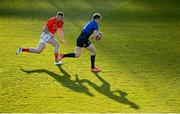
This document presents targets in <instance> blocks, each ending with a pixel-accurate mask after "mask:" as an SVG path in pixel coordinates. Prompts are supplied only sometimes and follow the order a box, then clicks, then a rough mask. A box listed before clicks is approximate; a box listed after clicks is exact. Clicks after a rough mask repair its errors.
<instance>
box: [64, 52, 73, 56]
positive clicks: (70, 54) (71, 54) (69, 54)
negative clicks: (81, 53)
mask: <svg viewBox="0 0 180 114" xmlns="http://www.w3.org/2000/svg"><path fill="white" fill-rule="evenodd" d="M64 57H75V53H68V54H64Z"/></svg>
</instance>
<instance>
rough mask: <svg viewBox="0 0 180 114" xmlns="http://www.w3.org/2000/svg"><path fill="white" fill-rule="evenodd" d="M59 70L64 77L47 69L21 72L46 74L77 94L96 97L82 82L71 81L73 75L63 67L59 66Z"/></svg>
mask: <svg viewBox="0 0 180 114" xmlns="http://www.w3.org/2000/svg"><path fill="white" fill-rule="evenodd" d="M58 68H59V70H60V71H61V72H62V74H63V75H59V74H56V73H54V72H51V71H49V70H46V69H37V70H24V69H21V71H23V72H25V73H27V74H31V73H46V74H48V75H49V76H51V77H53V78H54V79H55V80H57V81H58V82H59V83H61V84H62V85H63V86H64V87H67V88H69V89H71V90H73V91H75V92H80V93H85V94H86V95H88V96H94V95H93V94H92V93H91V92H90V91H89V89H88V88H87V87H86V86H84V85H83V84H82V82H81V81H78V80H77V79H76V80H71V75H70V74H68V73H67V72H66V71H65V70H64V69H63V68H62V67H61V66H58Z"/></svg>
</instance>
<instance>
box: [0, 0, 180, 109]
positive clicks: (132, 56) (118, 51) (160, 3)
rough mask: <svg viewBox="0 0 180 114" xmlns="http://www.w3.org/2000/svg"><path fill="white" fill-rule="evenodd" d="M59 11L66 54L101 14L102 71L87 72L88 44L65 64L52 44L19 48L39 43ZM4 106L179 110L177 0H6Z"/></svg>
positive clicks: (0, 41) (0, 78) (1, 48)
mask: <svg viewBox="0 0 180 114" xmlns="http://www.w3.org/2000/svg"><path fill="white" fill-rule="evenodd" d="M59 10H60V11H63V12H64V13H65V23H64V27H63V31H64V36H65V40H66V45H63V44H60V52H61V53H67V52H73V51H74V47H75V40H76V38H77V37H78V34H79V33H80V31H81V29H82V27H83V25H84V24H85V23H86V22H87V21H88V20H90V19H91V17H92V14H93V13H95V12H99V13H101V15H102V18H103V19H102V23H101V24H100V30H101V31H102V32H103V39H102V40H101V41H99V42H95V41H92V42H93V44H94V45H95V47H96V49H97V59H96V65H97V66H99V67H100V68H102V70H103V72H101V73H99V74H93V73H92V72H90V69H89V67H90V56H89V52H88V51H86V50H85V49H83V54H82V56H81V57H80V58H79V59H63V62H64V63H65V64H64V65H62V66H61V67H57V66H55V65H54V64H53V61H54V55H53V47H52V46H51V45H47V47H46V49H45V50H44V51H43V52H42V53H41V54H39V55H38V54H30V53H21V54H20V55H18V56H16V55H15V51H16V49H17V48H18V47H19V46H22V47H36V46H37V44H38V42H39V37H40V34H41V31H42V27H43V24H44V23H45V22H46V21H47V19H49V18H51V17H52V16H54V15H55V14H56V12H57V11H59ZM56 37H57V35H56ZM0 112H180V1H179V0H70V1H69V0H31V1H30V0H1V1H0Z"/></svg>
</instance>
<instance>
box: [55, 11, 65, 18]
mask: <svg viewBox="0 0 180 114" xmlns="http://www.w3.org/2000/svg"><path fill="white" fill-rule="evenodd" d="M56 15H57V16H63V17H64V13H63V12H61V11H59V12H57V14H56Z"/></svg>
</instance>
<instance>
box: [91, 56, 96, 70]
mask: <svg viewBox="0 0 180 114" xmlns="http://www.w3.org/2000/svg"><path fill="white" fill-rule="evenodd" d="M94 63H95V55H91V68H95V65H94Z"/></svg>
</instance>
